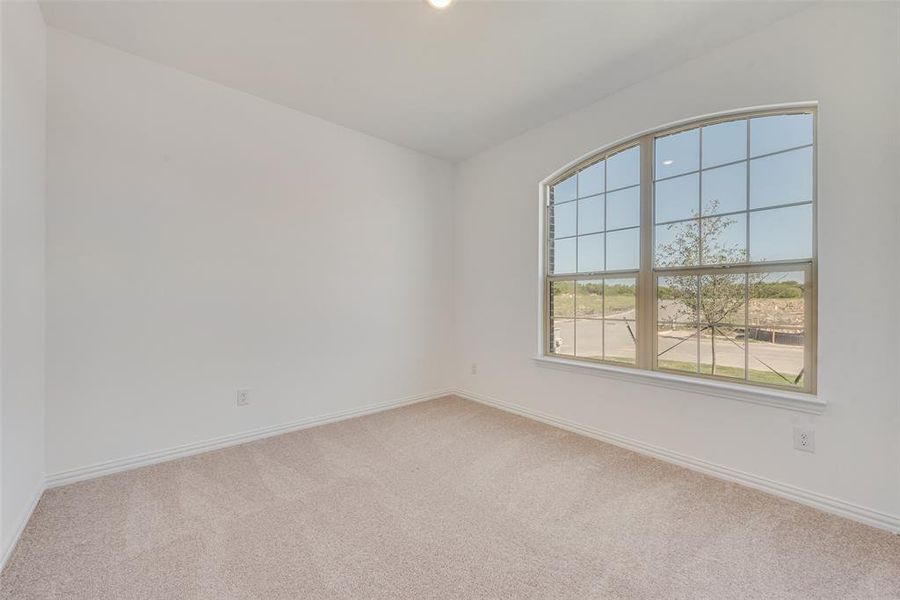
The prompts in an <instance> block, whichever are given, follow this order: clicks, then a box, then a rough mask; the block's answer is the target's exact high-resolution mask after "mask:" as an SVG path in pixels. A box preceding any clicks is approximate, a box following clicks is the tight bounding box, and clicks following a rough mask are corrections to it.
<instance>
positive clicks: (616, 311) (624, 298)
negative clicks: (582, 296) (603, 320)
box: [603, 278, 637, 321]
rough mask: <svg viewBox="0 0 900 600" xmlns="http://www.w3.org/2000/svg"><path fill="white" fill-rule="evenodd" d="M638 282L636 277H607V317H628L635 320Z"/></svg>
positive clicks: (605, 313)
mask: <svg viewBox="0 0 900 600" xmlns="http://www.w3.org/2000/svg"><path fill="white" fill-rule="evenodd" d="M636 289H637V282H636V280H635V279H634V278H625V279H607V280H606V285H605V291H606V302H605V303H604V313H603V314H604V315H605V316H606V317H607V318H610V319H612V318H617V319H620V320H621V319H627V320H629V321H633V320H634V319H635V318H636V315H635V291H636Z"/></svg>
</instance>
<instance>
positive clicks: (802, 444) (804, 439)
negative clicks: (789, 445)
mask: <svg viewBox="0 0 900 600" xmlns="http://www.w3.org/2000/svg"><path fill="white" fill-rule="evenodd" d="M794 449H796V450H802V451H803V452H815V451H816V430H815V429H813V428H812V427H794Z"/></svg>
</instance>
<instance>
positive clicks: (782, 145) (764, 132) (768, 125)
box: [750, 114, 813, 156]
mask: <svg viewBox="0 0 900 600" xmlns="http://www.w3.org/2000/svg"><path fill="white" fill-rule="evenodd" d="M812 142H813V118H812V115H811V114H800V115H776V116H772V117H756V118H755V119H750V156H759V155H760V154H768V153H769V152H778V151H779V150H787V149H788V148H796V147H797V146H805V145H807V144H812Z"/></svg>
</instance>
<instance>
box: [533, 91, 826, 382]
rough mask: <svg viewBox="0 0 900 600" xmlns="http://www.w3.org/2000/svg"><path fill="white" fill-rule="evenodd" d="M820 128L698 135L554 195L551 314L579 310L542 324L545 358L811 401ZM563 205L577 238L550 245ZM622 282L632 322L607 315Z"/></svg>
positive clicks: (722, 122) (671, 135) (809, 122)
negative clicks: (570, 206) (800, 395)
mask: <svg viewBox="0 0 900 600" xmlns="http://www.w3.org/2000/svg"><path fill="white" fill-rule="evenodd" d="M814 120H815V114H814V109H812V108H803V109H794V110H788V111H781V112H779V111H761V112H756V113H747V114H736V115H731V116H728V117H725V118H720V119H715V120H709V121H701V122H697V123H695V124H691V125H688V126H682V127H679V128H677V129H674V130H666V131H661V132H657V133H653V134H648V135H645V136H642V137H640V138H636V139H634V140H632V141H631V142H628V143H626V144H623V145H620V146H618V147H617V148H615V149H613V150H612V151H608V152H605V153H599V154H597V155H595V156H594V157H592V158H591V159H589V160H588V161H585V162H584V163H582V164H580V165H577V166H576V167H574V168H573V169H571V170H570V171H569V172H568V173H567V174H566V175H565V176H564V177H563V178H560V180H559V182H558V183H553V184H551V186H549V187H548V188H547V189H548V192H549V196H550V198H548V202H547V203H546V206H547V211H548V224H550V227H549V228H548V231H550V236H549V239H548V240H547V242H548V246H547V247H548V251H549V254H550V256H549V261H548V265H547V271H546V273H547V275H546V277H545V279H546V281H547V283H546V284H545V290H546V292H545V293H546V294H547V296H546V298H547V301H546V304H547V305H548V306H550V307H569V306H571V310H569V308H562V309H561V310H562V312H561V313H560V312H558V311H557V308H550V310H549V311H548V313H547V315H545V320H546V321H545V322H546V323H547V326H546V328H545V331H546V335H545V342H546V343H545V352H547V353H548V354H550V355H555V356H564V357H569V358H573V359H577V360H589V361H602V362H610V363H615V364H626V365H631V366H637V367H640V368H644V369H652V370H662V371H669V372H675V373H682V374H689V375H693V376H698V377H712V378H716V379H720V380H724V381H738V382H744V383H749V384H754V385H762V386H774V387H779V388H787V389H793V390H799V391H806V392H813V391H814V390H815V374H814V366H815V365H814V347H815V346H814V343H815V331H814V325H815V323H814V307H815V286H814V283H815V261H814V256H815V249H814V239H815V236H814V225H815V223H814V202H815V183H814V181H815V176H814V165H815V145H814ZM642 155H643V156H644V157H645V158H646V160H645V161H643V164H642V161H641V158H642ZM601 166H602V167H601ZM601 173H602V174H601ZM563 198H564V199H565V200H561V199H563ZM566 203H574V204H576V205H577V209H576V212H575V221H576V223H575V232H574V233H573V234H571V236H569V237H565V236H558V237H555V236H554V234H553V227H552V223H553V221H554V220H555V219H559V220H560V222H561V223H563V222H565V219H567V218H569V217H568V216H567V213H566V209H565V206H564V205H565V204H566ZM601 212H602V216H601ZM567 227H568V226H567ZM563 233H571V227H568V228H567V229H565V230H564V231H563ZM568 239H574V240H576V242H575V244H573V245H571V246H566V245H563V244H562V242H566V240H568ZM572 252H574V254H575V257H574V259H573V257H571V256H570V254H571V253H572ZM623 277H624V278H625V279H624V281H625V282H626V283H629V282H630V284H631V286H632V287H631V289H632V290H633V291H632V292H631V294H632V295H631V296H630V298H631V299H632V302H633V304H632V305H631V307H630V308H629V309H628V310H627V311H625V312H624V313H619V314H614V315H607V314H606V313H605V311H604V310H603V309H602V308H601V309H600V314H598V313H597V306H598V305H599V306H601V307H603V306H606V305H607V303H608V304H610V305H611V306H615V305H619V304H621V302H622V298H621V293H619V294H618V296H613V295H611V294H610V290H614V289H617V290H618V291H619V292H621V291H622V290H623V289H627V288H628V287H629V286H628V285H625V286H620V285H619V284H620V283H621V281H620V280H622V278H623ZM640 288H643V289H644V292H643V293H641V292H640ZM579 298H580V300H579ZM566 311H568V312H566ZM585 311H587V312H585ZM591 311H593V312H591ZM642 323H644V324H646V325H645V328H644V329H642V328H641V327H639V326H640V325H641V324H642ZM639 330H641V331H644V332H645V333H644V335H643V338H644V339H640V337H641V336H638V331H639ZM654 330H655V334H654ZM625 342H627V343H625Z"/></svg>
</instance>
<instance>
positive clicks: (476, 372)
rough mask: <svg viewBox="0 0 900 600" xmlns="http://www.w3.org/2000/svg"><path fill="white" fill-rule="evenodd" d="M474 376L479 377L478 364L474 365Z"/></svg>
mask: <svg viewBox="0 0 900 600" xmlns="http://www.w3.org/2000/svg"><path fill="white" fill-rule="evenodd" d="M472 375H478V363H472Z"/></svg>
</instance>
